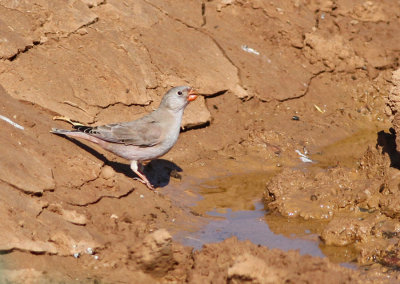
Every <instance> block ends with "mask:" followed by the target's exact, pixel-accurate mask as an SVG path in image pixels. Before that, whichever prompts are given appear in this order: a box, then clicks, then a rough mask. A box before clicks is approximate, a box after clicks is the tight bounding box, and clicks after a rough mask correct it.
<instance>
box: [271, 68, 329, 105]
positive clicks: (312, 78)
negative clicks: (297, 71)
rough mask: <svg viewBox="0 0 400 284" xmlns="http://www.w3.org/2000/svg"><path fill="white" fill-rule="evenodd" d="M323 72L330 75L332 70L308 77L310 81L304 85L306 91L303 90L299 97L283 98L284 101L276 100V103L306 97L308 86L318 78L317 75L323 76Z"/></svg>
mask: <svg viewBox="0 0 400 284" xmlns="http://www.w3.org/2000/svg"><path fill="white" fill-rule="evenodd" d="M325 72H330V73H332V72H333V70H332V71H326V70H322V71H319V72H318V73H316V74H313V75H312V76H311V77H310V79H309V80H308V82H307V83H306V85H307V86H306V89H305V90H304V92H303V93H302V94H300V95H298V96H296V97H290V98H285V99H282V100H277V101H278V102H280V103H284V102H287V101H291V100H297V99H300V98H302V97H304V96H305V95H307V93H308V91H309V90H310V85H311V83H312V81H313V80H314V79H315V78H316V77H318V76H319V75H321V74H323V73H325Z"/></svg>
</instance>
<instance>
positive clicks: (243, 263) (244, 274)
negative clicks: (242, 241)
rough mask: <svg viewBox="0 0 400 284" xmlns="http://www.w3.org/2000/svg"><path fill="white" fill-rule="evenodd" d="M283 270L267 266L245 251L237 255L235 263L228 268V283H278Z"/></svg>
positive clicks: (283, 273) (282, 275)
mask: <svg viewBox="0 0 400 284" xmlns="http://www.w3.org/2000/svg"><path fill="white" fill-rule="evenodd" d="M284 275H285V271H283V270H281V269H277V268H273V267H269V266H267V264H266V263H265V262H264V261H263V260H262V259H261V258H258V257H256V256H253V255H251V254H249V253H245V254H243V255H241V256H239V257H238V258H237V259H236V260H235V263H234V264H233V265H232V266H231V267H230V268H229V269H228V283H243V282H249V283H259V284H261V283H263V284H273V283H279V280H280V279H282V277H284Z"/></svg>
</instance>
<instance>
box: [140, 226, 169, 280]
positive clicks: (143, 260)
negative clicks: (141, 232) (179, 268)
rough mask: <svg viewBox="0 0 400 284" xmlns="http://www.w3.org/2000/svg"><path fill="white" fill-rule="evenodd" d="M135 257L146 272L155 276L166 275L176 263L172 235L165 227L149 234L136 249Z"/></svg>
mask: <svg viewBox="0 0 400 284" xmlns="http://www.w3.org/2000/svg"><path fill="white" fill-rule="evenodd" d="M134 257H135V258H136V262H137V263H138V264H139V265H140V266H141V267H142V269H143V270H144V271H145V272H148V273H151V274H152V275H154V276H163V275H165V274H166V273H167V272H168V271H169V270H170V269H171V268H172V267H173V266H174V265H175V263H176V261H175V260H174V258H173V254H172V237H171V235H170V234H169V233H168V231H167V230H165V229H159V230H157V231H155V232H154V233H152V234H149V235H147V236H146V237H145V239H144V241H143V243H142V244H141V245H140V246H138V247H137V248H136V250H135V251H134Z"/></svg>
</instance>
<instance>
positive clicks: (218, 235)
mask: <svg viewBox="0 0 400 284" xmlns="http://www.w3.org/2000/svg"><path fill="white" fill-rule="evenodd" d="M277 173H278V171H276V170H271V171H269V172H251V173H241V174H232V175H229V176H224V177H218V178H214V179H210V178H208V179H207V181H204V179H199V178H188V177H186V178H185V182H184V183H180V184H179V185H178V186H177V187H174V186H169V187H168V188H166V190H164V194H167V195H169V196H171V197H172V199H174V200H175V201H177V200H180V203H181V204H182V203H184V204H185V205H186V206H188V207H190V208H191V211H192V212H194V213H195V215H200V216H204V217H198V220H199V219H201V221H199V222H195V221H193V220H186V222H183V223H180V224H178V223H175V224H174V225H175V227H174V228H171V229H172V231H173V232H175V233H174V239H175V240H177V241H179V242H181V243H182V244H184V245H187V246H191V247H194V249H201V247H202V246H203V245H204V244H207V243H215V242H220V241H223V240H225V239H227V238H229V237H232V236H234V237H237V238H238V239H239V240H250V241H251V242H253V243H255V244H259V245H263V246H266V247H268V248H271V249H273V248H277V249H282V250H285V251H287V250H299V252H300V253H301V254H309V255H312V256H319V257H326V256H327V257H328V258H329V259H330V260H331V261H333V262H336V263H342V265H343V266H346V267H349V268H354V265H352V264H350V263H349V262H352V261H354V259H355V256H356V254H355V251H354V248H352V247H346V248H339V249H338V248H337V247H327V246H324V245H323V244H322V243H321V242H320V240H319V237H318V236H319V235H320V234H321V232H322V229H323V228H324V227H325V226H326V223H327V222H328V221H326V220H322V221H321V220H307V221H306V220H303V219H302V218H285V217H282V216H280V215H275V214H268V213H266V211H265V208H264V206H263V203H262V202H261V200H260V197H261V196H262V194H263V192H264V190H265V185H266V183H267V181H268V180H269V179H270V178H271V177H272V176H274V175H275V174H277ZM182 188H185V190H181V189H182ZM179 189H180V190H179ZM185 223H186V224H185Z"/></svg>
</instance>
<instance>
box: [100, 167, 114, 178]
mask: <svg viewBox="0 0 400 284" xmlns="http://www.w3.org/2000/svg"><path fill="white" fill-rule="evenodd" d="M101 176H102V177H103V178H104V179H110V178H112V177H114V176H115V171H114V169H113V168H112V167H110V166H104V167H103V168H102V169H101Z"/></svg>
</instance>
